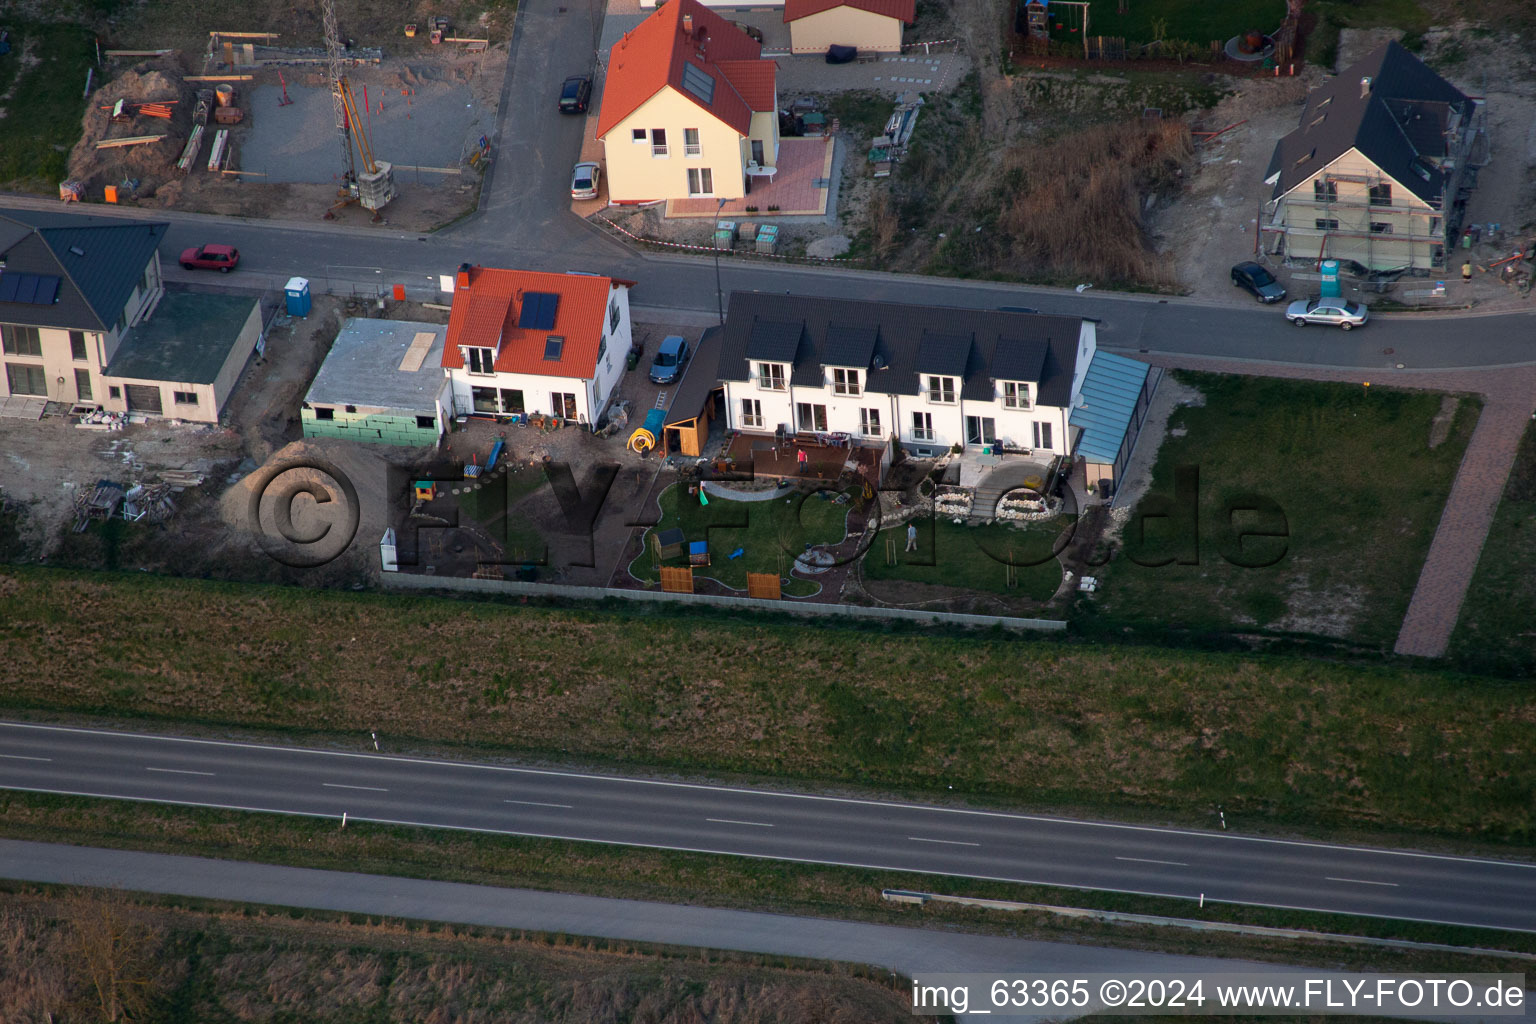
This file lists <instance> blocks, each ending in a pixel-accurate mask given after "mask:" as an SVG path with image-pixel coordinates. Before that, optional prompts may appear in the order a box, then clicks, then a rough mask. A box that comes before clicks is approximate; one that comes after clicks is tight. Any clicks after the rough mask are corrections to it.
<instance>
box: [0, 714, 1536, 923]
mask: <svg viewBox="0 0 1536 1024" xmlns="http://www.w3.org/2000/svg"><path fill="white" fill-rule="evenodd" d="M5 724H6V723H4V722H0V726H4V725H5ZM75 731H83V730H75ZM229 745H230V746H238V744H229ZM4 788H6V789H14V790H16V791H18V792H22V793H51V794H54V795H56V796H88V797H94V798H96V799H99V800H125V801H128V802H130V803H150V804H169V805H171V806H173V807H212V808H214V809H216V810H221V811H245V812H253V813H257V814H290V815H293V816H295V817H299V818H320V819H324V820H327V821H337V820H339V815H336V814H330V813H324V812H320V811H300V810H293V809H289V808H284V807H253V806H250V805H248V804H218V803H212V802H210V801H207V800H172V799H170V798H168V797H154V798H149V797H139V796H123V795H121V794H119V793H82V792H81V791H79V790H75V789H48V788H46V787H43V786H6V787H4ZM352 820H353V821H367V822H371V823H372V824H375V825H400V826H405V827H409V828H445V829H452V830H453V831H455V832H475V833H478V834H481V835H492V836H521V837H523V838H527V839H559V840H571V841H575V842H587V843H598V844H600V845H603V846H633V847H639V848H640V849H644V850H673V851H680V852H682V853H709V854H718V855H719V856H722V857H740V856H744V855H743V854H742V853H741V851H739V850H717V849H714V848H712V847H708V846H674V845H672V844H670V843H640V842H635V841H634V840H621V839H596V838H593V837H591V836H573V835H568V834H562V833H558V832H529V831H525V830H522V829H510V828H478V827H476V826H474V825H444V824H443V823H442V822H434V821H402V820H399V819H395V818H370V817H367V816H365V815H359V814H354V815H352ZM4 842H5V840H0V845H3V844H4ZM1345 849H1348V847H1345ZM749 856H753V857H756V858H758V859H761V860H772V861H780V862H783V863H786V864H824V865H827V866H829V867H839V868H859V869H862V870H865V871H910V872H913V873H915V874H919V875H945V876H948V875H952V874H953V873H954V872H953V871H952V870H949V869H946V870H936V869H932V868H912V867H905V866H903V865H900V864H872V863H868V862H865V861H857V860H832V859H823V858H819V857H785V856H776V855H774V854H771V853H760V854H751V855H749ZM1441 859H1446V860H1451V859H1455V858H1441ZM1492 863H1498V862H1497V861H1494V862H1492ZM1532 866H1533V867H1536V865H1532ZM964 877H966V878H974V879H977V880H979V881H983V882H1007V883H1009V884H1010V885H1052V886H1056V887H1058V888H1062V889H1072V890H1078V891H1083V892H1112V893H1117V894H1120V895H1124V896H1156V897H1159V898H1163V899H1170V900H1188V899H1189V898H1190V896H1189V894H1188V893H1178V892H1158V891H1157V890H1155V889H1119V888H1115V887H1114V886H1105V885H1076V884H1073V883H1071V882H1062V881H1059V880H1054V879H1049V878H1018V877H1011V876H1008V875H980V874H971V875H965V876H964ZM1211 902H1212V903H1227V904H1231V905H1233V906H1238V907H1264V908H1267V909H1270V910H1305V911H1309V912H1316V913H1319V914H1332V913H1336V912H1337V911H1338V908H1337V907H1333V906H1307V905H1304V904H1294V903H1259V902H1256V901H1254V900H1234V899H1227V900H1215V899H1212V900H1211ZM1357 914H1358V916H1361V917H1373V918H1379V919H1381V920H1385V921H1413V922H1416V923H1419V924H1443V925H1465V924H1468V923H1469V922H1467V921H1450V920H1446V919H1444V918H1438V917H1405V916H1403V915H1402V914H1400V913H1399V914H1372V913H1367V912H1363V911H1360V912H1357ZM1523 920H1524V919H1522V923H1521V924H1499V925H1486V926H1485V927H1490V928H1501V929H1503V930H1504V931H1515V932H1521V933H1527V934H1531V935H1536V928H1532V927H1530V926H1529V925H1527V924H1525V923H1523ZM1472 923H1474V924H1475V923H1476V922H1472Z"/></svg>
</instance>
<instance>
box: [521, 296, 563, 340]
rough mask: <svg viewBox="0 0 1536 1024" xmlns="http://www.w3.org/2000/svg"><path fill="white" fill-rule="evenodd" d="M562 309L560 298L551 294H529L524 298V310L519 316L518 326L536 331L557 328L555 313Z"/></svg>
mask: <svg viewBox="0 0 1536 1024" xmlns="http://www.w3.org/2000/svg"><path fill="white" fill-rule="evenodd" d="M559 308H560V296H558V295H555V294H553V293H551V292H529V293H527V294H526V295H524V296H523V308H522V309H521V310H520V311H519V312H518V315H517V326H519V327H525V328H528V329H529V330H534V331H547V330H549V329H550V328H552V327H554V326H555V312H556V310H558V309H559Z"/></svg>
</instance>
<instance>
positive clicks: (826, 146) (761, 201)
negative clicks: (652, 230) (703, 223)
mask: <svg viewBox="0 0 1536 1024" xmlns="http://www.w3.org/2000/svg"><path fill="white" fill-rule="evenodd" d="M832 146H833V141H832V136H830V135H824V136H821V137H819V138H800V139H780V140H779V156H778V164H777V165H776V166H777V168H778V171H777V173H775V174H774V176H773V177H772V178H771V179H770V178H768V177H767V176H766V175H754V176H753V178H752V193H751V195H748V196H746V197H745V198H743V199H728V200H726V203H725V208H724V209H723V210H720V201H719V200H718V199H669V200H667V216H668V217H714V216H715V214H716V211H717V210H719V211H720V215H721V216H725V215H727V214H731V215H735V216H754V217H773V216H779V217H789V216H797V215H798V216H812V215H814V216H818V217H819V216H822V215H824V214H825V213H827V196H828V192H829V191H830V183H831V180H832ZM817 182H826V183H827V185H823V186H818V185H817ZM748 205H751V206H755V207H757V210H758V212H756V213H753V214H748V213H747V206H748ZM770 206H777V207H778V209H777V210H775V211H774V212H772V213H769V212H768V207H770Z"/></svg>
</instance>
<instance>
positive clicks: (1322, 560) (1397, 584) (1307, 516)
mask: <svg viewBox="0 0 1536 1024" xmlns="http://www.w3.org/2000/svg"><path fill="white" fill-rule="evenodd" d="M1180 378H1181V379H1182V380H1185V381H1187V382H1188V383H1190V384H1192V385H1193V386H1195V387H1197V388H1198V389H1199V390H1200V391H1201V392H1203V393H1204V395H1205V404H1204V405H1203V406H1200V407H1184V408H1180V409H1178V410H1176V411H1175V412H1174V414H1173V416H1172V417H1171V418H1170V420H1169V428H1170V430H1169V436H1168V438H1167V439H1166V440H1165V441H1164V443H1163V446H1162V449H1161V450H1160V452H1159V454H1158V459H1157V464H1156V467H1155V468H1154V472H1153V484H1152V487H1151V489H1150V491H1149V498H1147V499H1144V500H1143V504H1142V505H1140V506H1138V509H1137V511H1138V513H1141V512H1150V511H1152V510H1153V505H1152V504H1148V502H1153V503H1156V502H1164V501H1168V502H1170V503H1171V505H1172V506H1173V508H1172V511H1173V512H1174V516H1173V518H1171V519H1170V518H1163V519H1148V520H1146V521H1145V525H1146V529H1145V531H1141V530H1138V528H1137V527H1138V516H1137V515H1134V514H1133V516H1132V519H1131V521H1130V522H1129V523H1128V524H1127V525H1126V528H1125V531H1124V537H1123V541H1124V547H1123V549H1122V550H1117V551H1116V552H1115V554H1114V557H1113V558H1112V559H1111V561H1110V563H1109V564H1108V565H1107V566H1105V567H1104V568H1103V569H1102V570H1100V571H1099V573H1098V575H1099V577H1100V579H1101V580H1102V581H1103V582H1102V586H1101V589H1100V592H1099V594H1098V595H1097V596H1096V597H1095V598H1092V599H1085V600H1084V601H1083V602H1081V603H1080V607H1082V608H1084V609H1085V617H1084V622H1085V624H1087V623H1091V621H1092V618H1093V615H1092V613H1093V612H1097V613H1098V616H1099V618H1101V619H1107V620H1109V624H1110V625H1111V626H1113V627H1115V628H1118V627H1119V626H1122V625H1127V624H1137V625H1147V626H1153V627H1171V628H1175V629H1181V630H1183V629H1191V630H1196V631H1215V632H1225V631H1231V630H1247V629H1253V628H1255V627H1257V628H1261V629H1271V630H1281V631H1293V632H1298V633H1312V634H1321V635H1325V636H1336V637H1344V638H1349V639H1353V640H1355V641H1358V642H1361V643H1364V644H1368V645H1371V646H1380V647H1383V648H1390V646H1391V644H1392V642H1393V641H1394V640H1395V639H1396V637H1397V632H1398V628H1399V627H1400V625H1401V624H1402V618H1403V614H1404V612H1405V611H1406V610H1407V607H1408V600H1409V597H1410V596H1411V595H1412V593H1413V588H1414V585H1415V584H1416V582H1417V581H1418V576H1419V569H1420V567H1421V566H1422V564H1423V560H1424V555H1425V553H1426V552H1427V551H1428V549H1429V543H1430V540H1431V539H1432V538H1433V536H1434V532H1435V527H1436V526H1437V525H1438V523H1439V520H1440V512H1441V509H1442V508H1443V506H1444V504H1445V499H1446V495H1447V494H1448V493H1449V490H1450V484H1451V480H1452V479H1453V478H1454V476H1455V473H1456V469H1457V467H1458V465H1459V464H1460V461H1461V455H1462V451H1463V449H1464V448H1465V447H1466V443H1467V439H1468V438H1469V437H1470V436H1471V433H1472V428H1473V427H1474V426H1475V424H1476V420H1477V412H1478V410H1479V408H1480V404H1479V403H1478V402H1477V401H1476V400H1474V399H1471V398H1463V399H1462V400H1461V402H1460V405H1459V407H1458V409H1457V412H1456V414H1455V418H1454V420H1453V421H1452V423H1451V426H1450V431H1449V434H1448V436H1447V437H1446V439H1445V441H1444V442H1443V443H1441V444H1439V445H1437V446H1436V447H1434V448H1430V447H1429V440H1430V423H1431V420H1432V419H1433V418H1434V416H1435V414H1436V413H1437V412H1438V411H1439V410H1440V408H1441V396H1440V395H1438V394H1430V393H1423V392H1411V391H1396V390H1391V389H1387V388H1382V387H1373V388H1370V389H1369V391H1368V392H1367V389H1365V388H1363V387H1362V386H1360V385H1358V384H1318V383H1309V382H1298V381H1283V380H1267V379H1259V378H1251V377H1233V376H1219V375H1214V374H1187V375H1186V374H1180ZM1181 432H1182V433H1181ZM1181 466H1187V467H1194V468H1195V469H1197V470H1198V506H1199V511H1198V527H1199V528H1198V535H1196V534H1195V533H1194V532H1193V531H1192V530H1191V529H1190V528H1189V527H1188V526H1187V525H1185V523H1186V519H1187V510H1188V509H1189V508H1192V507H1193V501H1194V499H1193V497H1192V496H1190V495H1186V496H1185V498H1180V499H1179V500H1172V499H1174V498H1175V485H1174V475H1175V470H1176V467H1181ZM1191 494H1192V492H1191ZM1255 495H1256V496H1258V497H1259V498H1261V499H1268V500H1269V501H1271V502H1273V503H1274V507H1275V508H1278V514H1277V513H1276V512H1275V511H1274V509H1273V508H1272V509H1271V510H1269V511H1263V510H1260V511H1256V512H1244V511H1235V512H1229V510H1230V509H1234V508H1240V507H1242V506H1243V505H1244V503H1245V502H1246V499H1247V498H1248V497H1250V496H1255ZM1186 498H1187V500H1186ZM1252 504H1253V505H1261V504H1263V502H1257V503H1252ZM1165 511H1166V509H1165ZM1229 517H1230V525H1229ZM1253 531H1285V532H1287V533H1288V536H1287V537H1285V538H1273V537H1269V538H1266V537H1253V536H1250V537H1249V538H1248V539H1247V540H1244V541H1243V542H1242V543H1241V550H1238V549H1237V541H1236V539H1235V538H1236V535H1237V534H1239V533H1244V532H1248V533H1252V532H1253ZM1179 538H1183V539H1179ZM1101 554H1102V553H1101ZM1168 560H1175V561H1174V562H1173V564H1165V565H1160V566H1156V567H1152V566H1151V565H1149V564H1147V563H1154V562H1161V561H1168ZM1190 562H1192V563H1193V564H1186V563H1190ZM1235 562H1246V563H1248V564H1249V565H1251V566H1253V567H1245V566H1243V565H1240V564H1234V563H1235Z"/></svg>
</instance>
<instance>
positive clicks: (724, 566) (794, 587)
mask: <svg viewBox="0 0 1536 1024" xmlns="http://www.w3.org/2000/svg"><path fill="white" fill-rule="evenodd" d="M659 501H660V504H661V520H660V522H659V523H658V524H657V525H656V526H655V527H652V528H651V529H649V530H647V531H646V532H645V536H644V538H643V539H644V543H645V551H644V552H642V553H641V555H640V557H638V558H636V559H635V560H634V561H633V562H631V563H630V566H629V571H630V572H631V573H633V574H634V575H635V576H637V577H639V578H640V579H642V580H656V581H659V579H660V575H659V574H658V573H657V571H656V559H655V555H654V553H653V549H652V547H651V535H652V534H653V533H655V532H656V531H657V530H668V529H672V528H674V527H675V528H678V529H681V530H682V531H683V536H684V538H685V540H686V541H687V542H688V543H692V542H694V541H700V540H702V541H704V542H706V543H707V544H708V545H709V565H708V566H707V567H703V568H697V569H695V570H694V573H693V574H694V576H695V577H709V578H710V579H714V580H718V581H719V582H720V583H721V584H723V585H724V586H727V587H730V588H731V589H733V590H742V591H745V590H746V589H747V573H749V572H766V573H775V574H777V575H778V576H780V577H783V578H787V579H789V582H788V583H785V584H784V588H783V592H784V593H785V594H788V595H790V596H793V597H806V596H809V595H811V594H814V593H816V589H817V584H815V583H813V582H811V581H810V580H802V579H797V578H792V577H790V575H789V571H790V567H791V566H792V564H793V563H794V559H795V556H796V555H798V554H800V553H801V552H803V551H804V550H805V548H806V546H807V545H810V544H836V543H837V542H839V541H841V540H842V539H843V537H844V536H845V535H846V533H847V523H848V509H849V505H848V504H847V503H841V504H840V503H838V502H836V501H833V500H831V495H830V493H829V492H826V491H818V492H811V493H806V492H802V491H791V492H789V493H788V496H787V497H778V498H773V499H770V500H768V501H727V500H725V499H722V498H710V499H709V504H708V505H707V506H706V505H701V504H700V503H699V499H698V497H697V496H696V495H690V494H688V493H687V492H686V490H685V489H684V488H681V487H680V486H679V485H677V484H674V485H672V486H671V487H668V488H667V489H666V490H665V491H662V492H661V497H660V499H659ZM738 548H740V549H741V552H742V553H741V555H739V556H738V557H736V558H732V557H730V556H731V554H732V553H733V552H735V551H736V550H737V549H738ZM661 564H662V565H687V564H688V558H687V552H686V549H685V551H684V555H683V557H681V558H671V559H668V560H666V561H664V562H662V563H661Z"/></svg>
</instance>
